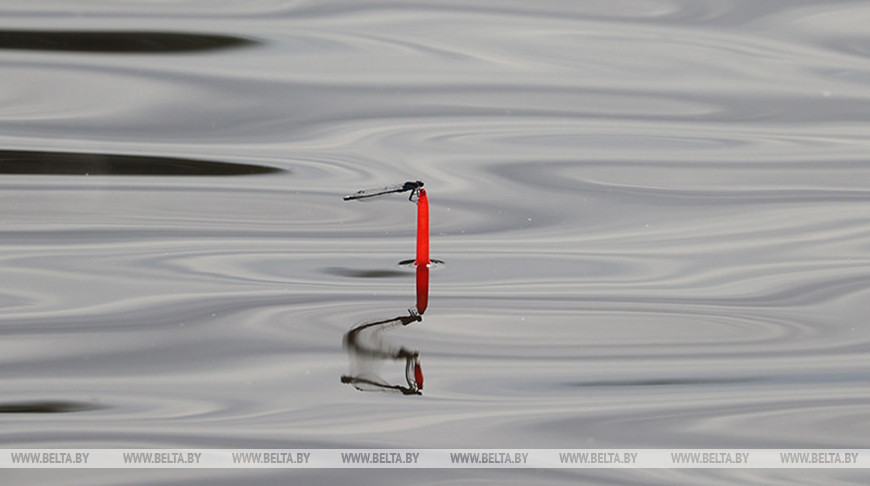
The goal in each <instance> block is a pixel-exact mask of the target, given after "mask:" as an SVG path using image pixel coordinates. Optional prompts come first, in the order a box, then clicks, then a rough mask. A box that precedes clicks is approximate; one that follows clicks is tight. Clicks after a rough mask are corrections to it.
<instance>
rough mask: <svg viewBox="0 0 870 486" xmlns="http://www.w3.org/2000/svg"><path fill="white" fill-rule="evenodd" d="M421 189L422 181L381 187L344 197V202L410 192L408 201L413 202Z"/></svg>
mask: <svg viewBox="0 0 870 486" xmlns="http://www.w3.org/2000/svg"><path fill="white" fill-rule="evenodd" d="M421 187H423V181H408V182H406V183H404V184H396V185H394V186H387V187H381V188H378V189H363V190H361V191H357V192H355V193H353V194H348V195H347V196H344V200H345V201H352V200H358V199H369V198H373V197H378V196H383V195H385V194H393V193H399V192H405V191H411V195H410V196H409V197H408V200H409V201H413V200H414V196H416V195H417V192H419V190H420V188H421Z"/></svg>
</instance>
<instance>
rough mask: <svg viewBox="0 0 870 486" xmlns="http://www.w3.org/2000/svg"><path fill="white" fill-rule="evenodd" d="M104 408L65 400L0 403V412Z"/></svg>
mask: <svg viewBox="0 0 870 486" xmlns="http://www.w3.org/2000/svg"><path fill="white" fill-rule="evenodd" d="M104 408H107V407H105V406H103V405H98V404H96V403H87V402H66V401H60V400H44V401H33V402H11V403H0V413H72V412H88V411H91V410H101V409H104Z"/></svg>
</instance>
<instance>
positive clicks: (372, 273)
mask: <svg viewBox="0 0 870 486" xmlns="http://www.w3.org/2000/svg"><path fill="white" fill-rule="evenodd" d="M323 271H324V273H327V274H329V275H337V276H339V277H351V278H396V277H406V276H408V272H404V271H401V270H357V269H355V268H343V267H329V268H324V269H323Z"/></svg>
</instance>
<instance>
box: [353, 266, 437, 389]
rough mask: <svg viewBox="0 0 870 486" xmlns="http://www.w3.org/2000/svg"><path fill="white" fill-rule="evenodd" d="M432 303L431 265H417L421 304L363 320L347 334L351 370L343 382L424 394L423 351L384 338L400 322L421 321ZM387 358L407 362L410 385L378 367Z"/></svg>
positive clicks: (418, 298) (418, 297)
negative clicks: (404, 311) (405, 311)
mask: <svg viewBox="0 0 870 486" xmlns="http://www.w3.org/2000/svg"><path fill="white" fill-rule="evenodd" d="M428 305H429V267H427V266H425V265H424V266H419V267H417V305H416V306H415V307H413V308H411V309H408V315H406V316H398V317H394V318H392V319H384V320H381V321H375V322H366V323H363V324H360V325H358V326H356V327H354V328H353V329H351V330H350V331H348V332H347V334H345V335H344V347H345V348H346V349H347V351H348V354H349V357H350V373H349V374H347V375H342V377H341V382H342V383H348V384H350V385H353V386H354V388H356V389H357V390H360V391H394V392H400V393H402V394H404V395H422V390H423V368H422V367H421V366H420V353H419V352H418V351H416V350H414V351H411V350H409V349H407V348H405V347H404V346H397V345H395V344H393V343H392V342H390V341H388V340H387V339H385V338H384V333H385V332H386V331H388V330H390V329H392V328H394V327H397V326H407V325H408V324H411V323H413V322H421V321H422V320H423V313H424V312H426V308H427V307H428ZM385 361H404V362H405V381H406V382H407V386H404V385H396V384H391V383H390V382H389V381H387V380H386V379H384V378H383V377H382V376H381V375H380V373H379V371H378V369H379V367H380V365H382V364H383V363H384V362H385Z"/></svg>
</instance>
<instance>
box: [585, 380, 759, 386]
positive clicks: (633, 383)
mask: <svg viewBox="0 0 870 486" xmlns="http://www.w3.org/2000/svg"><path fill="white" fill-rule="evenodd" d="M754 381H758V380H754V379H751V378H660V379H650V380H612V381H585V382H580V383H569V384H568V386H582V387H623V386H625V387H627V386H674V385H732V384H733V385H739V384H746V383H752V382H754Z"/></svg>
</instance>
